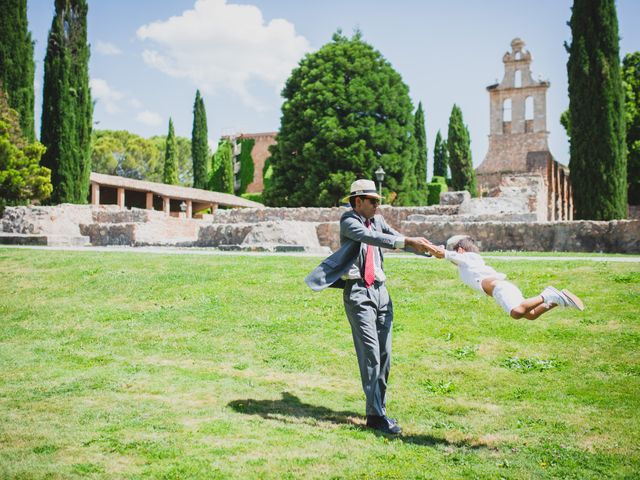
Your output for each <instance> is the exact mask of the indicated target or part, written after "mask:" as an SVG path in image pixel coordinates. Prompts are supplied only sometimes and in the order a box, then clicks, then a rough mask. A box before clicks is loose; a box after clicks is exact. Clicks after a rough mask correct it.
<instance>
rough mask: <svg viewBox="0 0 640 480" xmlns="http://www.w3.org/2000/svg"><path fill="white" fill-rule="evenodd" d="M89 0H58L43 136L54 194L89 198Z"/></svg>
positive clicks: (51, 35) (46, 80)
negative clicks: (87, 0)
mask: <svg viewBox="0 0 640 480" xmlns="http://www.w3.org/2000/svg"><path fill="white" fill-rule="evenodd" d="M87 11H88V6H87V2H86V0H56V2H55V16H54V18H53V22H52V23H51V30H50V31H49V39H48V44H47V54H46V57H45V61H44V89H43V105H42V125H41V134H40V139H41V141H42V143H43V144H44V145H45V146H46V147H47V151H46V153H45V154H44V156H43V158H42V164H43V165H44V166H45V167H47V168H49V169H51V180H52V183H53V195H52V200H53V201H54V202H57V203H62V202H69V203H86V202H87V197H88V193H89V175H90V173H91V155H90V153H91V152H90V148H91V123H92V113H93V105H92V103H91V91H90V89H89V45H88V44H87Z"/></svg>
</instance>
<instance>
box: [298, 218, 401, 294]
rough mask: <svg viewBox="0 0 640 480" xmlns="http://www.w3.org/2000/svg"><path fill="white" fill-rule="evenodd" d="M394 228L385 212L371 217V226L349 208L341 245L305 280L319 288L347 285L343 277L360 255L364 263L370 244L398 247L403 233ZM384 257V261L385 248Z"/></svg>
mask: <svg viewBox="0 0 640 480" xmlns="http://www.w3.org/2000/svg"><path fill="white" fill-rule="evenodd" d="M402 236H403V235H402V234H400V233H399V232H398V231H397V230H394V229H393V228H391V227H390V226H389V225H387V222H385V221H384V218H383V217H382V216H381V215H376V216H375V217H374V218H373V219H372V221H371V230H369V229H368V228H367V227H366V226H365V225H364V221H363V219H362V218H361V217H360V215H358V214H357V213H356V212H355V211H353V210H349V211H348V212H345V213H344V214H343V215H342V218H340V248H339V249H338V250H337V251H336V252H335V253H333V254H332V255H331V256H329V257H327V258H325V259H324V260H323V261H322V263H321V264H320V265H318V266H317V267H316V268H315V269H314V270H313V271H312V272H311V273H310V274H309V275H307V277H306V278H305V279H304V281H305V283H306V284H307V285H309V287H310V288H311V289H312V290H315V291H316V292H318V291H320V290H324V289H325V288H327V287H337V288H343V287H344V283H345V282H344V280H342V279H341V277H342V276H343V275H344V274H345V273H347V272H348V271H349V269H350V268H351V266H352V265H353V264H354V263H355V262H356V261H357V260H358V259H360V265H364V257H365V254H366V251H367V249H366V245H373V246H375V247H384V248H394V247H395V241H396V239H397V237H402ZM380 260H381V261H383V260H384V258H383V255H382V250H381V251H380Z"/></svg>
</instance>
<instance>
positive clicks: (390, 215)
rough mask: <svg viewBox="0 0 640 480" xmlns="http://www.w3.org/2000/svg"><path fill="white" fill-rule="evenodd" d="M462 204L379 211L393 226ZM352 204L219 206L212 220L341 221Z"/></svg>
mask: <svg viewBox="0 0 640 480" xmlns="http://www.w3.org/2000/svg"><path fill="white" fill-rule="evenodd" d="M459 208H460V207H459V205H432V206H429V207H391V206H388V205H382V206H380V207H379V209H378V210H379V212H380V213H381V214H382V215H383V216H384V218H385V220H386V221H387V223H389V224H390V225H391V226H393V227H394V228H398V227H400V225H401V224H402V222H404V221H405V220H406V219H407V218H408V217H409V216H410V215H415V214H421V215H439V216H442V215H455V214H456V213H458V209H459ZM349 209H350V207H333V208H306V207H300V208H235V209H228V210H221V209H218V210H216V212H215V213H214V214H213V215H212V216H211V221H212V222H213V223H257V222H269V221H295V222H314V223H324V222H338V221H340V217H341V216H342V214H343V213H344V212H346V211H347V210H349Z"/></svg>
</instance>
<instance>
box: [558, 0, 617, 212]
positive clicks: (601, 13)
mask: <svg viewBox="0 0 640 480" xmlns="http://www.w3.org/2000/svg"><path fill="white" fill-rule="evenodd" d="M569 26H570V27H571V37H572V38H571V45H570V46H567V50H568V52H569V60H568V62H567V73H568V80H569V119H568V125H569V127H570V130H571V142H570V161H569V168H570V170H571V184H572V187H573V203H574V206H575V217H576V218H578V219H592V220H612V219H617V218H625V217H626V215H627V162H626V146H625V126H624V96H623V89H622V79H621V75H620V57H619V47H618V18H617V14H616V6H615V2H614V0H574V3H573V8H572V13H571V20H570V21H569Z"/></svg>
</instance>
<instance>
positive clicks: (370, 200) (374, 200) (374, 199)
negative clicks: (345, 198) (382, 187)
mask: <svg viewBox="0 0 640 480" xmlns="http://www.w3.org/2000/svg"><path fill="white" fill-rule="evenodd" d="M364 198H365V200H369V202H371V204H372V205H378V204H379V203H380V199H379V198H371V197H364Z"/></svg>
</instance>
